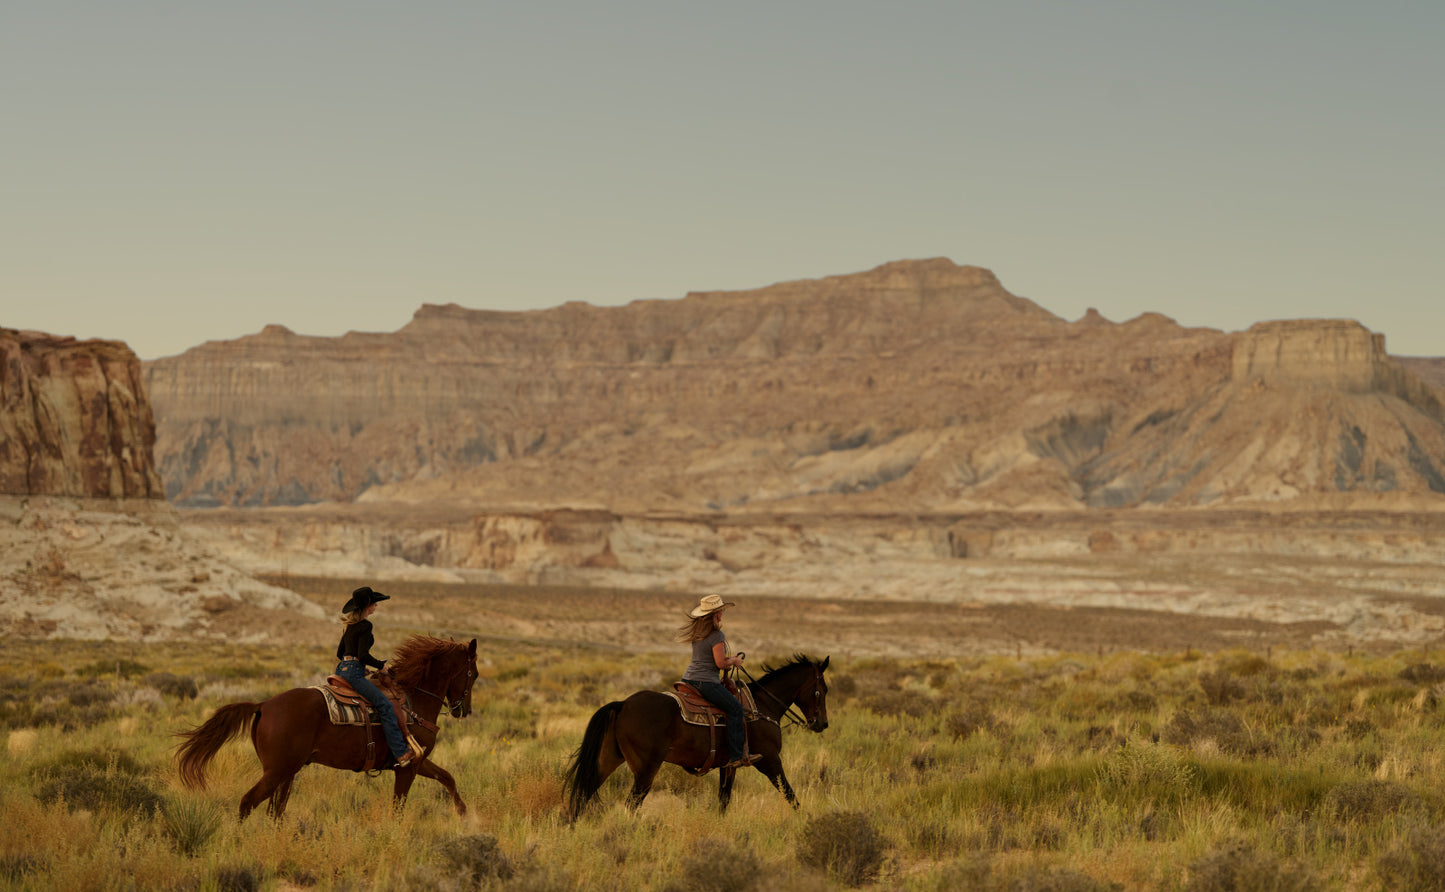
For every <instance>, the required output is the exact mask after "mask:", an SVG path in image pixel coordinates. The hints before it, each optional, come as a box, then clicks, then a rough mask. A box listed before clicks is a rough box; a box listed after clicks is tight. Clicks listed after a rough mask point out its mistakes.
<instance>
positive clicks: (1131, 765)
mask: <svg viewBox="0 0 1445 892" xmlns="http://www.w3.org/2000/svg"><path fill="white" fill-rule="evenodd" d="M1098 778H1099V785H1100V786H1101V787H1103V788H1104V789H1105V790H1114V791H1124V792H1130V793H1137V794H1142V795H1144V796H1147V797H1149V798H1150V799H1162V800H1166V801H1177V800H1179V799H1183V798H1184V797H1185V796H1187V795H1188V794H1189V793H1191V792H1193V791H1194V790H1196V789H1198V787H1199V767H1198V766H1197V765H1195V764H1194V763H1193V762H1190V761H1188V760H1187V759H1185V758H1184V757H1183V756H1182V755H1181V754H1180V753H1178V752H1177V751H1175V750H1174V749H1172V748H1170V747H1167V746H1159V745H1157V744H1147V743H1142V744H1134V745H1131V746H1126V747H1124V748H1123V749H1119V750H1116V751H1114V752H1113V753H1110V754H1109V756H1108V758H1106V759H1105V760H1104V761H1103V762H1102V763H1101V764H1100V765H1099V770H1098Z"/></svg>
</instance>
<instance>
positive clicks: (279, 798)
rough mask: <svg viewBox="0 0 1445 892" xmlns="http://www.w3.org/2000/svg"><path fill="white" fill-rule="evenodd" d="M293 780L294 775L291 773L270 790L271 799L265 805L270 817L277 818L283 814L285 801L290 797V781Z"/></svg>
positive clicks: (294, 778)
mask: <svg viewBox="0 0 1445 892" xmlns="http://www.w3.org/2000/svg"><path fill="white" fill-rule="evenodd" d="M294 780H296V775H294V774H293V775H291V776H290V777H288V778H286V779H285V780H283V781H281V783H279V784H277V785H276V789H275V790H274V791H272V793H271V796H270V800H271V801H270V802H269V803H268V804H267V806H266V811H267V813H269V814H270V815H271V817H273V818H276V819H278V820H279V819H280V817H281V815H283V814H285V812H286V802H287V800H289V799H290V798H291V782H292V781H294Z"/></svg>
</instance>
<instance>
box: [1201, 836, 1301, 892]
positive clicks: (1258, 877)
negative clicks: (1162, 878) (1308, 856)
mask: <svg viewBox="0 0 1445 892" xmlns="http://www.w3.org/2000/svg"><path fill="white" fill-rule="evenodd" d="M1189 873H1190V876H1189V883H1188V884H1187V885H1186V886H1185V887H1184V890H1185V892H1313V890H1316V889H1322V888H1324V887H1323V886H1322V885H1321V884H1320V882H1319V880H1318V879H1317V878H1316V877H1315V876H1314V875H1313V874H1311V873H1309V872H1307V871H1305V870H1303V869H1301V868H1299V867H1289V866H1286V865H1284V864H1281V863H1280V861H1279V859H1278V858H1276V857H1274V856H1273V855H1271V854H1270V853H1268V852H1260V851H1256V850H1255V849H1253V848H1251V847H1250V846H1249V845H1248V844H1246V843H1243V842H1233V843H1228V844H1226V845H1225V846H1223V847H1222V848H1219V849H1216V850H1215V851H1213V852H1210V853H1209V854H1207V855H1205V856H1204V857H1202V858H1200V859H1199V860H1198V861H1195V862H1194V863H1193V864H1191V865H1190V866H1189Z"/></svg>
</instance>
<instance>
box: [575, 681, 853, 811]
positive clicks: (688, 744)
mask: <svg viewBox="0 0 1445 892" xmlns="http://www.w3.org/2000/svg"><path fill="white" fill-rule="evenodd" d="M763 668H764V670H765V671H766V674H765V675H763V677H762V678H760V679H758V680H757V681H750V682H748V688H749V689H750V690H751V691H752V693H753V700H754V701H755V702H756V703H757V707H758V712H759V713H761V717H760V718H759V719H757V720H755V721H752V722H749V723H748V749H749V751H750V752H752V753H756V754H759V755H761V756H762V759H760V760H759V761H758V762H757V763H755V764H754V766H753V767H755V768H757V769H758V770H759V771H761V772H762V773H763V774H764V775H765V776H766V777H767V779H768V780H769V781H771V782H772V784H773V786H774V787H776V788H777V789H778V790H779V791H780V792H781V793H782V794H783V796H784V797H785V798H786V799H787V800H788V802H789V803H790V804H791V805H792V806H793V808H797V807H798V797H797V796H796V795H794V794H793V787H792V785H790V784H789V783H788V778H787V775H785V774H784V773H783V760H782V757H781V755H780V754H781V751H782V748H783V730H782V726H781V725H780V724H779V721H780V720H781V719H782V718H783V717H784V716H785V715H786V716H788V717H789V718H791V719H792V720H793V721H796V722H798V723H799V724H802V725H804V726H805V727H806V728H807V729H808V730H809V731H813V732H817V733H821V732H822V731H823V729H824V728H827V727H828V683H827V682H826V681H824V680H823V671H824V670H826V669H827V668H828V658H827V657H824V658H823V661H822V662H821V663H820V662H817V661H816V660H814V659H812V658H811V657H806V656H803V655H802V654H795V655H794V656H793V659H792V660H791V661H790V662H788V663H786V664H784V665H782V666H779V667H777V668H773V667H771V666H764V667H763ZM794 705H796V706H797V707H798V709H799V710H800V711H801V712H802V717H801V718H798V717H797V716H796V715H795V714H794V713H793V706H794ZM717 733H718V735H719V737H721V736H722V735H723V734H724V733H725V731H724V730H723V728H722V727H719V728H718V729H717ZM708 734H709V729H708V728H707V727H705V726H702V725H693V724H689V723H687V722H685V721H683V719H682V714H681V711H680V710H679V708H678V705H677V701H676V700H675V699H673V697H672V696H671V695H670V694H666V693H663V692H661V691H638V692H637V693H635V694H633V695H632V696H630V697H628V698H627V699H626V700H615V701H613V702H611V703H608V704H607V705H606V706H604V707H602V708H601V709H599V710H597V712H596V713H594V714H593V716H592V720H591V721H590V722H588V724H587V731H586V733H585V734H583V736H582V745H581V746H580V747H578V749H577V751H576V753H574V754H573V756H572V763H571V765H569V766H568V768H567V776H566V790H567V799H568V805H569V810H570V813H571V816H572V817H573V818H576V817H577V815H579V814H580V813H581V812H582V809H583V808H584V807H586V805H587V803H589V802H591V801H592V799H593V798H595V797H596V795H597V791H598V790H599V789H601V787H602V783H603V782H604V781H606V780H607V778H608V776H609V775H611V774H612V772H614V771H616V770H617V768H618V767H619V766H620V765H622V763H623V762H626V763H627V767H628V768H631V769H632V792H631V793H630V794H629V795H628V797H627V804H628V807H630V808H636V807H637V806H638V805H640V804H641V803H642V800H643V799H645V798H647V794H648V792H649V791H650V790H651V789H652V781H653V779H654V778H655V777H656V776H657V772H658V769H660V768H661V767H662V763H663V762H671V763H673V764H674V765H681V766H682V767H684V768H689V769H693V770H694V771H695V770H697V769H698V768H700V767H702V766H703V765H704V764H705V763H706V762H707V760H708V754H709V752H710V751H711V750H712V749H713V743H712V741H710V740H709V739H708ZM718 744H719V745H720V746H721V747H722V748H723V749H726V746H727V744H726V743H723V742H722V741H721V740H719V742H718ZM719 771H720V773H719V776H718V804H719V806H720V810H722V811H726V810H727V807H728V802H729V801H730V800H731V799H732V795H733V779H734V778H735V776H736V775H737V769H735V768H722V769H719Z"/></svg>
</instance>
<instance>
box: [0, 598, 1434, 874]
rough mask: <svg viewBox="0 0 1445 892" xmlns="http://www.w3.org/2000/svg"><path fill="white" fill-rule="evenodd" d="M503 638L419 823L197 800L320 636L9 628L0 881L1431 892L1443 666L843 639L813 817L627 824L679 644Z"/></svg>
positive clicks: (242, 747) (774, 805) (228, 799)
mask: <svg viewBox="0 0 1445 892" xmlns="http://www.w3.org/2000/svg"><path fill="white" fill-rule="evenodd" d="M493 608H495V605H491V606H490V607H488V609H489V610H490V609H493ZM478 609H480V607H479V608H478ZM528 610H529V611H530V612H531V613H530V615H532V616H533V617H534V618H535V617H536V616H539V615H541V614H542V613H544V611H542V610H540V609H539V608H538V607H537V606H536V605H531V606H529V607H528ZM415 630H416V631H428V632H434V631H436V629H434V628H431V627H417V628H416V629H415ZM405 631H407V630H406V629H397V628H395V627H393V628H392V629H391V633H392V634H395V635H400V634H402V633H404V632H405ZM458 631H460V632H461V633H462V634H468V635H470V634H476V632H474V631H469V630H466V629H461V630H458ZM481 650H482V653H483V666H482V669H483V672H482V679H481V680H480V681H479V683H478V688H477V690H476V693H475V708H476V712H475V713H474V715H473V716H472V717H470V718H469V719H467V720H466V721H455V720H451V719H443V725H442V728H443V730H442V735H441V739H440V743H439V747H438V750H437V753H436V755H435V761H436V762H437V763H438V764H440V765H442V766H444V767H446V768H447V769H448V770H449V771H451V772H452V773H453V774H454V775H455V776H456V778H457V781H458V784H459V787H460V790H461V792H462V795H463V796H464V797H465V798H466V800H467V802H468V805H469V808H470V811H469V813H468V815H467V817H465V818H463V819H459V818H457V817H456V815H455V814H454V813H453V812H452V811H451V809H450V807H449V805H448V803H447V802H446V799H445V797H444V796H443V794H442V793H441V790H440V788H439V787H438V786H437V785H436V784H434V783H432V782H430V781H428V780H425V779H420V780H418V781H417V784H416V786H415V787H414V788H413V791H412V796H411V799H410V801H409V802H408V803H407V805H406V808H405V810H404V811H403V812H402V813H401V814H400V815H397V814H396V813H394V812H393V810H392V807H391V801H390V776H389V775H388V776H383V777H382V778H378V779H368V778H365V777H363V776H361V775H357V774H353V773H350V772H338V771H332V770H329V769H323V768H316V767H313V768H308V769H306V770H305V771H303V772H302V774H301V775H300V776H299V777H298V778H297V782H296V787H295V791H294V793H293V796H292V798H291V802H290V805H289V807H288V811H287V815H286V817H285V818H284V819H283V820H282V821H280V822H273V821H271V820H270V819H269V818H267V817H265V816H264V814H261V813H259V812H258V813H257V814H256V815H255V816H253V817H252V818H251V819H250V820H248V821H247V822H245V823H239V822H238V821H237V820H236V817H235V814H236V806H237V802H238V800H239V798H240V796H241V794H242V792H244V790H245V789H246V788H247V787H249V786H250V784H251V783H253V782H254V780H255V778H256V777H257V775H258V772H259V769H258V766H257V763H256V758H255V756H254V754H253V753H252V752H251V750H250V746H249V743H247V742H245V741H241V742H237V743H233V744H230V745H228V746H227V747H226V748H225V749H223V750H222V752H221V754H220V755H219V756H218V758H217V761H216V763H215V764H214V768H213V771H212V777H213V780H214V783H213V784H212V787H211V789H209V790H207V791H206V792H204V793H195V792H191V791H187V790H183V789H182V788H181V787H180V786H179V784H178V783H177V781H176V778H175V773H174V768H173V766H172V764H171V762H170V746H171V745H172V743H173V738H172V737H171V736H170V735H171V734H173V733H174V732H175V731H178V730H181V729H183V728H186V727H189V726H192V725H194V724H196V723H198V722H199V721H201V720H202V719H203V718H204V717H205V716H207V715H209V714H210V712H211V711H213V710H214V709H215V708H216V707H218V706H220V705H223V704H224V703H226V702H229V701H230V700H232V699H238V698H239V696H242V692H245V693H244V696H250V695H252V694H258V695H261V696H269V695H271V694H274V693H279V692H280V691H282V690H284V689H286V688H289V687H294V686H298V685H303V684H311V683H314V682H315V681H316V680H317V679H318V678H319V677H320V676H321V675H323V674H325V673H326V672H327V671H329V669H330V668H331V667H330V654H329V648H327V647H322V646H279V647H262V646H251V647H235V646H229V645H215V644H211V645H206V644H176V645H155V646H150V647H144V646H139V645H134V644H127V643H94V642H45V643H43V644H42V643H33V642H24V641H18V642H7V643H6V645H5V649H4V650H3V651H0V720H3V726H4V727H5V729H6V730H7V734H8V737H7V749H6V753H7V756H8V760H7V762H6V763H5V764H4V765H0V813H3V814H4V815H5V816H6V819H5V821H4V822H3V823H0V889H42V888H43V889H49V888H64V889H78V890H87V889H97V890H99V889H111V888H118V887H122V886H127V885H134V886H135V887H138V888H157V889H252V888H254V889H283V888H284V889H296V888H307V889H318V890H329V889H401V890H406V889H464V888H465V889H476V888H492V889H537V890H564V889H565V890H571V889H595V888H627V889H659V890H663V889H666V890H673V889H679V890H680V889H718V890H738V892H743V890H759V892H766V890H775V889H804V890H807V889H837V888H845V887H851V886H852V885H853V884H862V885H865V886H867V885H869V884H872V885H875V886H877V887H880V888H890V889H893V888H899V889H916V890H931V889H955V888H975V889H983V890H999V892H1002V890H1021V892H1030V890H1038V892H1043V890H1080V892H1093V890H1109V889H1123V890H1145V889H1151V890H1152V889H1160V890H1176V892H1177V890H1187V889H1197V890H1213V889H1221V890H1222V889H1254V888H1258V889H1264V888H1291V889H1300V890H1305V889H1309V890H1313V889H1321V890H1333V889H1341V890H1343V889H1349V890H1354V889H1359V890H1374V889H1379V888H1421V889H1434V888H1441V887H1440V886H1439V884H1438V883H1437V884H1436V885H1431V883H1432V882H1435V880H1434V879H1433V878H1435V877H1438V876H1440V875H1441V873H1440V870H1441V867H1442V865H1445V856H1442V854H1441V853H1442V852H1445V845H1442V843H1441V840H1442V839H1445V835H1442V831H1441V828H1442V827H1445V800H1442V795H1441V794H1440V792H1439V791H1440V790H1442V789H1445V756H1442V755H1441V754H1440V753H1439V748H1438V740H1439V738H1440V735H1441V732H1442V730H1445V705H1442V703H1441V698H1440V697H1439V696H1438V695H1437V691H1436V686H1437V685H1438V684H1439V683H1440V681H1439V680H1440V678H1442V677H1445V673H1442V670H1441V669H1439V668H1438V660H1437V659H1432V657H1431V656H1430V655H1429V654H1425V653H1421V652H1401V653H1397V654H1386V655H1380V654H1372V655H1366V654H1337V653H1326V652H1320V651H1301V652H1284V651H1280V650H1274V651H1272V652H1270V653H1268V654H1267V655H1266V654H1259V653H1253V652H1250V651H1244V650H1231V651H1220V652H1214V653H1202V652H1200V651H1197V650H1196V651H1191V652H1188V653H1174V654H1158V653H1156V654H1147V653H1115V654H1104V655H1100V654H1097V653H1095V654H1075V655H1066V656H1050V657H1038V658H1026V659H1017V658H1016V657H1013V656H1008V657H1004V656H998V657H987V658H984V657H969V658H964V659H957V660H949V659H934V660H916V661H915V660H904V659H884V658H878V659H854V660H849V659H844V658H840V657H839V656H837V655H836V654H835V656H834V659H833V668H832V669H831V670H830V673H829V675H830V682H831V699H830V703H829V706H830V713H831V715H830V717H831V720H832V727H830V729H829V730H828V731H827V732H826V733H824V734H822V735H814V734H809V733H806V732H802V731H789V732H788V734H787V737H786V743H785V747H784V751H783V758H784V765H785V767H786V770H787V772H788V775H789V778H790V780H791V781H792V784H793V786H794V787H795V788H796V790H797V792H798V795H799V798H800V799H801V801H802V808H801V809H800V810H799V811H797V812H794V811H793V810H791V809H789V808H788V807H787V805H786V804H785V803H784V802H783V801H782V798H781V797H780V796H779V795H778V794H777V792H776V791H774V790H773V789H771V788H770V787H769V786H768V785H767V783H766V781H765V780H764V779H763V778H762V776H761V775H758V774H755V773H746V774H743V775H741V776H740V777H739V778H738V782H737V786H736V789H735V793H734V798H733V803H732V807H731V809H730V810H729V812H728V813H727V815H726V816H724V817H722V818H719V816H718V814H717V807H716V780H715V776H714V777H709V778H705V779H698V778H694V777H692V776H691V775H689V774H687V773H686V772H683V771H682V770H681V769H678V768H675V767H672V766H668V767H665V768H664V769H663V772H662V773H661V775H660V776H659V778H658V781H657V783H656V786H655V788H654V792H653V794H652V795H651V796H650V797H649V798H648V800H647V801H646V802H645V803H644V804H643V806H642V808H641V809H639V810H638V811H637V812H636V813H631V812H628V811H627V810H626V809H625V808H624V807H623V806H622V800H623V798H624V796H625V791H626V788H627V786H628V785H629V784H630V782H631V778H630V776H629V775H628V773H627V772H626V770H625V769H624V770H623V771H620V772H618V774H617V775H615V776H614V777H613V778H612V779H611V780H609V782H608V783H607V784H606V785H604V787H603V789H602V791H601V803H600V805H599V806H598V807H596V808H594V809H592V810H590V811H589V812H588V813H587V814H586V815H585V816H584V817H583V818H582V819H581V820H579V821H578V822H576V823H575V824H569V823H568V822H567V821H566V820H565V819H564V816H563V813H562V787H561V769H562V766H563V765H564V764H565V762H566V760H567V758H568V756H569V755H570V753H571V751H572V749H573V748H574V747H575V746H576V745H577V744H578V743H579V742H580V739H581V732H582V729H583V727H584V726H585V723H586V721H587V719H588V717H589V716H590V715H591V713H592V711H593V710H595V709H596V708H597V707H598V706H600V705H601V704H603V703H605V702H607V701H608V700H612V699H617V698H619V697H622V696H625V695H626V694H628V693H630V692H631V691H632V690H636V689H638V688H655V687H660V686H661V685H663V684H664V683H665V682H667V681H670V680H671V678H672V677H673V676H674V675H675V673H676V672H677V671H679V669H680V662H679V659H678V655H677V654H676V653H674V652H671V651H664V652H640V651H637V650H632V649H625V648H621V647H607V646H600V645H598V644H597V643H595V642H590V643H576V642H572V641H570V640H556V641H547V640H543V639H541V638H539V637H536V636H533V637H500V636H492V637H488V636H486V635H483V636H482V647H481ZM786 656H787V654H784V653H778V654H765V653H754V654H752V658H753V659H756V660H759V661H760V660H761V659H764V658H773V659H777V658H781V657H786ZM67 666H73V667H82V668H83V669H84V671H83V672H81V671H66V670H65V669H64V667H67ZM117 666H119V669H117V668H116V667H117ZM137 667H139V668H137ZM57 669H58V670H59V671H57Z"/></svg>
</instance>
